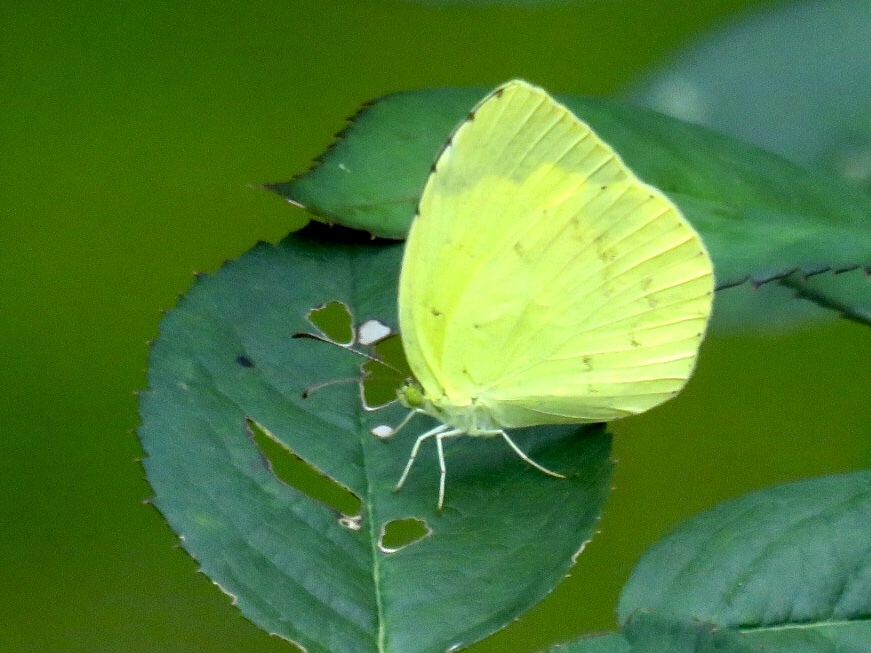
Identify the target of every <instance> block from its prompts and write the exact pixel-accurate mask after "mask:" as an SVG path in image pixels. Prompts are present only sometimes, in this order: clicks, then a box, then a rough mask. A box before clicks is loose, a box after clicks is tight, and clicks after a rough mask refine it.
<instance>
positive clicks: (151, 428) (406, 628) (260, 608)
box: [140, 225, 611, 653]
mask: <svg viewBox="0 0 871 653" xmlns="http://www.w3.org/2000/svg"><path fill="white" fill-rule="evenodd" d="M348 233H352V234H353V233H358V232H348ZM348 233H346V232H345V230H342V229H338V228H337V229H333V230H331V231H329V230H327V229H326V228H324V227H320V226H318V227H317V228H315V226H314V225H313V226H312V227H310V228H308V229H306V230H304V232H302V233H300V234H297V235H293V236H291V237H289V238H287V239H286V240H285V241H284V242H282V243H281V244H280V245H277V246H272V245H267V244H261V245H258V246H257V247H255V248H254V249H252V250H251V251H250V252H248V253H246V254H245V255H243V256H242V257H241V258H239V259H238V260H236V261H233V262H231V263H228V264H227V265H225V266H224V267H223V268H222V269H221V270H220V271H218V272H217V273H216V274H215V275H214V276H210V277H203V278H201V279H199V280H198V281H197V283H196V284H195V285H194V286H193V288H192V289H191V290H190V291H189V292H188V293H187V295H185V296H184V297H183V298H182V300H181V301H180V302H179V305H178V306H177V308H176V309H174V310H173V311H171V312H170V313H168V314H167V316H166V318H165V319H164V321H163V323H162V324H161V330H160V337H159V338H158V340H157V341H156V343H155V345H154V349H153V351H152V355H151V360H150V365H149V388H148V390H147V392H145V393H143V395H142V398H141V413H142V420H143V424H142V427H141V429H140V437H141V440H142V444H143V448H144V449H145V451H146V453H147V458H146V459H145V461H144V465H145V469H146V472H147V475H148V479H149V481H150V482H151V485H152V487H153V488H154V492H155V499H154V503H155V504H156V506H157V507H158V509H159V510H160V511H161V512H162V513H163V515H164V516H165V517H166V519H167V521H168V522H169V524H170V526H171V527H172V528H173V530H174V531H175V532H176V533H177V534H178V535H179V536H180V538H181V539H182V544H183V546H184V548H185V549H186V550H187V551H188V552H189V553H190V554H191V555H192V556H193V557H194V558H195V559H196V560H197V561H198V562H199V564H200V565H201V568H202V570H203V571H204V573H206V574H207V575H208V576H209V577H210V578H211V579H212V580H213V581H214V582H215V583H216V584H218V585H219V586H220V587H221V588H222V589H223V590H224V591H225V592H227V593H228V594H230V595H231V596H233V597H234V601H235V602H236V604H237V605H238V607H239V609H240V610H241V611H242V612H243V613H244V614H245V615H246V616H247V617H248V618H249V619H251V620H252V621H253V622H254V623H256V624H257V625H259V626H260V627H261V628H263V629H265V630H267V631H269V632H272V633H275V634H277V635H279V636H281V637H283V638H285V639H288V640H292V641H295V642H297V643H298V644H300V645H301V646H303V647H305V648H306V649H307V650H308V651H310V652H312V653H314V652H320V651H322V652H327V651H329V652H332V653H343V652H346V651H354V652H358V651H359V652H364V651H402V652H403V653H408V652H412V653H413V652H417V651H444V650H445V649H447V648H448V647H449V646H453V645H457V646H461V645H463V644H467V643H470V642H472V641H475V640H477V639H480V638H482V637H484V636H486V635H487V634H489V633H491V632H493V631H495V630H497V629H499V628H500V627H502V626H504V625H505V624H506V623H507V622H509V621H511V620H512V619H514V618H516V617H517V616H518V615H519V614H520V613H522V612H523V611H525V610H526V609H527V608H529V607H530V606H532V605H534V604H535V603H537V602H538V601H539V600H540V599H541V598H543V597H544V596H545V595H546V594H547V593H548V592H549V591H550V590H551V589H552V588H553V587H554V585H556V584H557V583H558V582H559V581H560V580H561V578H562V577H563V576H564V575H565V573H566V572H567V570H568V568H569V567H570V566H571V563H572V557H573V555H575V554H576V553H577V552H578V551H579V549H580V548H581V547H582V545H583V544H584V542H586V541H587V540H588V539H589V538H590V537H591V536H592V534H593V532H594V530H595V525H596V523H597V520H598V517H599V514H600V511H601V508H602V504H603V501H604V499H605V497H606V495H607V493H608V490H609V483H610V480H609V479H610V470H611V461H610V438H609V436H608V435H606V434H605V432H604V430H603V429H601V428H599V427H591V428H587V429H577V428H568V429H566V428H542V429H529V430H527V431H525V432H524V431H517V432H515V435H516V438H515V439H516V441H517V442H518V444H520V446H521V447H523V448H524V449H525V450H526V451H527V452H528V453H529V455H530V456H531V457H533V458H534V459H535V460H537V461H539V462H541V463H542V464H545V465H548V466H550V467H552V468H555V469H558V470H560V471H562V472H566V473H568V474H569V475H570V477H569V478H568V479H566V480H559V479H554V478H551V477H548V476H545V475H543V474H541V473H539V472H537V471H536V470H534V469H532V468H531V467H529V466H528V465H527V464H525V463H524V462H523V461H521V460H520V459H519V458H517V457H516V456H515V455H514V454H513V452H511V451H510V450H509V449H508V447H507V446H506V445H505V444H504V443H503V442H502V441H501V440H498V439H486V438H475V439H473V438H460V439H457V440H453V441H450V442H448V443H446V457H447V464H448V485H447V496H446V505H445V509H444V512H443V513H442V514H441V515H440V516H439V515H436V512H435V505H436V498H437V483H438V469H437V465H436V461H435V455H434V451H433V450H432V449H433V447H424V448H423V449H422V453H421V455H420V456H419V459H418V461H417V463H416V466H415V468H414V470H413V471H412V474H411V476H410V477H409V480H408V482H407V483H406V486H405V487H404V488H403V489H402V490H401V491H400V492H398V493H393V492H392V491H391V490H392V488H393V486H394V484H395V483H396V481H397V479H398V478H399V474H400V472H401V471H402V468H403V466H404V465H405V462H406V459H407V457H408V453H409V450H410V447H411V444H412V442H413V439H414V436H415V434H416V433H419V432H421V431H422V429H423V428H425V427H426V420H425V419H423V418H417V419H416V420H415V421H414V422H412V425H411V426H409V427H408V429H407V430H406V431H403V432H401V433H400V434H398V435H397V436H395V437H394V438H392V439H390V440H387V441H382V440H379V439H377V438H375V437H374V436H373V435H371V433H370V432H369V429H370V428H371V427H373V426H376V425H378V424H385V423H386V424H396V423H397V422H398V421H399V419H400V418H401V417H402V414H403V412H402V410H401V409H399V408H398V407H395V406H390V407H387V408H385V409H383V410H381V411H378V412H367V411H365V410H363V408H362V407H361V401H360V392H359V387H358V385H357V383H339V384H333V385H328V386H325V387H323V388H321V389H319V390H317V391H315V392H312V393H311V394H310V396H309V397H308V398H306V399H304V398H303V392H304V390H305V389H306V388H309V387H310V386H312V385H313V384H317V383H320V382H324V381H328V380H330V379H342V378H354V377H356V376H358V375H359V371H360V365H361V363H363V362H364V360H365V359H362V358H360V357H358V356H355V355H354V354H353V353H351V352H349V351H348V350H347V349H345V348H342V347H339V346H336V345H332V344H329V343H325V342H321V341H318V340H313V339H310V338H293V337H292V336H293V335H294V334H295V333H298V332H312V331H315V328H314V326H313V325H312V324H311V323H310V322H309V321H308V320H307V319H306V316H307V315H308V313H309V311H310V310H311V309H313V308H315V307H318V306H321V305H323V304H325V303H327V302H331V301H338V302H342V303H343V304H344V305H345V306H347V307H348V309H349V310H350V311H351V313H352V314H353V317H354V320H355V322H356V323H360V322H363V321H364V320H367V319H370V318H377V319H379V320H381V321H383V322H384V323H385V324H388V325H391V326H392V327H393V328H394V329H395V328H396V308H395V302H396V291H395V286H396V279H397V275H398V266H399V261H400V255H401V251H402V247H401V245H399V244H390V243H384V242H383V241H374V242H373V241H370V240H369V239H368V238H365V239H361V240H358V241H355V239H354V238H355V237H354V236H353V235H352V236H351V237H349V238H347V239H344V240H343V238H344V236H347V235H348ZM418 420H420V421H419V422H418ZM263 438H266V440H264V439H263ZM257 441H263V442H266V441H275V442H276V443H278V444H279V445H281V446H280V447H278V449H279V453H287V452H286V451H284V450H285V449H286V450H289V451H290V452H292V453H293V454H294V456H295V457H298V458H299V459H301V460H302V461H304V462H305V463H306V464H308V465H310V466H311V467H312V468H313V469H314V471H315V473H319V474H320V475H323V476H324V477H326V478H327V479H331V482H333V483H335V484H338V485H340V486H342V487H343V488H344V489H345V490H344V491H345V493H348V492H350V493H352V494H353V495H354V496H356V497H357V498H358V499H359V501H360V503H361V506H362V508H361V511H360V514H359V515H343V514H341V512H340V511H337V510H336V509H334V508H331V507H330V506H329V505H326V504H324V503H322V502H321V501H320V500H318V499H316V498H312V496H309V494H308V493H307V492H306V488H305V487H300V488H297V487H294V486H293V485H291V484H288V483H286V482H284V481H282V480H280V478H279V477H278V476H276V473H277V471H278V465H276V464H274V463H276V462H277V461H274V460H272V461H271V462H272V463H273V464H272V465H270V461H269V460H268V459H267V457H266V454H265V453H264V451H265V449H264V451H261V450H260V448H259V447H258V446H257ZM430 444H431V443H430ZM267 453H269V455H270V456H271V457H275V456H276V455H278V454H276V453H275V452H267ZM287 455H290V454H287ZM273 468H275V469H276V472H273ZM316 496H320V495H316ZM325 496H326V495H325ZM350 505H355V502H353V501H352V502H350ZM403 520H405V521H403ZM394 523H398V524H414V525H419V527H418V529H417V532H416V534H414V536H413V537H410V538H409V539H408V541H410V542H411V543H410V544H407V545H406V546H404V547H402V548H399V550H397V551H395V552H391V547H390V546H383V545H382V542H381V538H382V533H383V532H384V530H385V529H386V528H387V527H388V525H391V524H394ZM391 541H393V540H392V539H391Z"/></svg>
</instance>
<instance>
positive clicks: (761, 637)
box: [618, 471, 871, 651]
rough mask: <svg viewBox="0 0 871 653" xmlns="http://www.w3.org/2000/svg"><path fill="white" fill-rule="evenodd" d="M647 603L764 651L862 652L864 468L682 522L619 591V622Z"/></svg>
mask: <svg viewBox="0 0 871 653" xmlns="http://www.w3.org/2000/svg"><path fill="white" fill-rule="evenodd" d="M650 609H653V610H657V611H660V612H662V613H666V614H670V615H676V616H678V617H680V618H683V619H698V620H702V621H706V622H710V623H712V624H716V625H718V626H721V627H727V628H738V629H740V630H741V631H742V632H744V633H745V634H747V636H748V637H749V638H750V640H751V641H752V642H754V643H758V644H759V645H762V644H764V645H765V646H766V647H769V648H770V649H771V650H790V651H793V650H802V651H804V650H806V651H859V650H862V651H867V650H868V648H867V646H868V645H867V643H868V642H871V472H867V471H866V472H857V473H854V474H848V475H842V476H831V477H825V478H819V479H814V480H810V481H803V482H800V483H793V484H789V485H783V486H778V487H774V488H771V489H767V490H763V491H760V492H755V493H753V494H749V495H747V496H744V497H742V498H740V499H737V500H734V501H729V502H726V503H723V504H720V505H719V506H716V507H715V508H713V509H711V510H709V511H707V512H705V513H703V514H701V515H698V516H696V517H694V518H692V519H690V520H689V521H687V522H686V523H684V524H683V525H682V526H680V527H678V528H677V529H676V530H675V531H674V532H672V533H671V534H670V535H668V536H667V537H665V538H663V539H662V540H661V541H660V542H659V543H657V544H656V545H655V546H653V547H652V548H651V549H649V550H648V551H647V553H645V555H644V556H643V557H642V559H641V561H640V562H639V563H638V565H637V566H636V568H635V570H634V571H633V573H632V576H631V577H630V579H629V582H628V583H627V584H626V586H625V587H624V589H623V593H622V595H621V598H620V604H619V607H618V615H619V617H620V620H621V621H623V622H626V621H627V620H629V619H630V618H631V617H632V616H633V615H635V614H638V613H639V611H642V610H650ZM860 641H864V644H863V646H864V648H856V644H855V643H856V642H860ZM790 643H792V644H795V645H796V646H798V644H799V643H801V645H802V646H803V647H804V648H794V649H793V648H789V645H791V644H790ZM851 647H852V648H851ZM769 648H767V649H765V650H769Z"/></svg>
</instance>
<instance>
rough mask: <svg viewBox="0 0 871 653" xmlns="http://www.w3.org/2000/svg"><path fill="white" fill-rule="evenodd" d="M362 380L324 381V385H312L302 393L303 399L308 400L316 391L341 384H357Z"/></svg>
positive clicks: (354, 378)
mask: <svg viewBox="0 0 871 653" xmlns="http://www.w3.org/2000/svg"><path fill="white" fill-rule="evenodd" d="M359 381H360V379H358V378H357V377H351V378H346V379H330V380H329V381H324V382H323V383H315V384H314V385H310V386H309V387H307V388H306V389H305V390H303V391H302V398H303V399H308V398H309V397H310V396H311V394H312V393H313V392H315V391H316V390H320V389H321V388H326V387H327V386H330V385H338V384H339V383H357V382H359Z"/></svg>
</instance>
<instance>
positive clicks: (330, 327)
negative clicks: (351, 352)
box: [308, 301, 354, 346]
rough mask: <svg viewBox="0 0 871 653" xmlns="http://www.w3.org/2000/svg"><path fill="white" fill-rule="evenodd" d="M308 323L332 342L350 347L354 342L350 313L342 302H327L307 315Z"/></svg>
mask: <svg viewBox="0 0 871 653" xmlns="http://www.w3.org/2000/svg"><path fill="white" fill-rule="evenodd" d="M308 321H309V322H311V323H312V324H314V325H315V327H317V328H318V329H319V330H320V331H321V333H323V334H324V335H325V336H327V337H328V338H329V339H330V340H332V341H333V342H337V343H339V344H341V345H346V346H347V345H350V344H353V342H354V328H353V323H352V319H351V311H349V310H348V307H347V306H345V305H344V304H343V303H342V302H338V301H332V302H327V303H326V304H324V305H323V306H318V307H317V308H313V309H311V310H310V311H309V313H308Z"/></svg>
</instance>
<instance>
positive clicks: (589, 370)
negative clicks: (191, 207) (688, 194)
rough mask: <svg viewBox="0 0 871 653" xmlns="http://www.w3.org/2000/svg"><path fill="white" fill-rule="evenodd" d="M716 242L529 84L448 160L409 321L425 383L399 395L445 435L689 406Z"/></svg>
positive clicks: (517, 84)
mask: <svg viewBox="0 0 871 653" xmlns="http://www.w3.org/2000/svg"><path fill="white" fill-rule="evenodd" d="M713 290H714V276H713V268H712V264H711V260H710V257H709V256H708V253H707V251H706V250H705V246H704V244H703V243H702V240H701V238H700V237H699V235H698V234H697V233H696V231H695V230H694V229H693V228H692V226H691V225H690V224H689V223H688V222H687V221H686V220H685V219H684V217H683V216H682V215H681V213H680V211H679V210H678V208H677V207H676V206H675V205H674V204H673V203H672V202H671V201H670V200H669V199H668V198H667V197H665V195H663V194H662V193H661V192H660V191H659V190H657V189H656V188H653V187H651V186H648V185H647V184H645V183H644V182H642V181H641V180H639V179H638V178H637V177H636V176H635V175H634V174H633V173H632V171H631V170H630V169H629V168H628V167H627V166H626V164H624V163H623V161H622V160H621V159H620V157H619V156H618V155H617V154H616V153H615V152H614V150H612V149H611V148H610V147H609V146H608V145H607V144H606V143H605V142H604V141H602V139H600V138H599V137H598V136H597V135H596V134H595V133H594V132H593V131H592V130H591V129H590V127H589V126H588V125H586V124H585V123H584V122H582V121H581V120H579V119H578V118H577V117H576V116H574V115H573V114H572V112H571V111H569V110H568V109H567V108H566V107H564V106H562V105H561V104H559V103H558V102H556V101H555V100H554V99H553V98H552V97H551V96H550V95H548V94H547V93H546V92H545V91H544V90H542V89H540V88H538V87H535V86H532V85H530V84H528V83H526V82H524V81H519V80H514V81H511V82H508V83H506V84H504V85H503V86H500V87H499V88H497V89H496V90H494V91H493V92H492V93H490V94H489V95H487V97H485V98H484V99H483V100H482V101H481V102H480V103H479V104H478V105H477V106H476V107H475V108H474V109H473V110H472V111H471V113H470V114H469V117H468V118H467V119H466V120H464V121H463V122H462V123H461V124H460V125H459V126H458V127H457V128H456V130H455V131H454V133H453V135H452V136H451V137H450V138H449V139H448V141H447V143H446V144H445V145H444V147H443V148H442V150H441V153H440V154H439V155H438V159H437V160H436V162H435V164H434V165H433V167H432V171H431V173H430V175H429V178H428V179H427V182H426V185H425V187H424V189H423V194H422V196H421V198H420V203H419V205H418V209H417V215H416V216H415V218H414V221H413V223H412V225H411V230H410V231H409V234H408V240H407V242H406V245H405V253H404V258H403V261H402V271H401V274H400V280H399V326H400V331H401V335H402V342H403V346H404V349H405V354H406V357H407V359H408V363H409V366H410V368H411V371H412V373H413V374H414V377H415V380H414V381H412V382H410V383H408V384H406V385H404V386H403V387H402V388H401V389H400V390H399V398H400V401H401V402H402V403H403V404H404V405H405V406H406V407H408V408H410V409H411V412H410V413H409V414H408V416H407V417H406V419H404V420H403V421H402V423H401V424H400V425H399V426H398V427H397V428H396V429H394V430H393V431H392V432H393V433H395V432H396V431H397V430H399V428H401V427H402V426H403V425H404V424H406V423H407V422H408V420H409V419H410V418H411V417H413V416H414V415H416V414H421V413H423V414H426V415H430V416H432V417H434V418H435V419H437V420H438V421H439V422H440V425H439V426H437V427H435V428H433V429H432V430H429V431H427V432H426V433H424V434H423V435H421V436H419V437H418V438H417V441H416V442H415V444H414V447H413V449H412V452H411V455H410V457H409V460H408V463H407V465H406V467H405V470H404V472H403V474H402V476H401V478H400V480H399V482H398V483H397V486H396V489H397V490H398V489H399V488H400V487H402V485H403V483H404V482H405V479H406V478H407V476H408V473H409V471H410V470H411V467H412V464H413V463H414V460H415V456H416V455H417V452H418V450H419V448H420V445H421V444H422V443H423V442H425V441H426V440H428V439H430V438H435V441H436V447H437V451H438V457H439V466H440V469H441V478H440V481H439V499H438V508H439V510H441V508H442V506H443V504H444V494H445V475H446V468H445V461H444V452H443V448H442V440H444V439H445V438H451V437H456V436H460V435H469V436H497V435H498V436H501V437H502V438H503V439H504V440H505V441H506V442H507V443H508V444H509V445H510V446H511V448H512V449H513V450H514V451H515V452H516V453H517V454H518V455H519V456H520V457H521V458H522V459H523V460H525V461H527V462H528V463H530V464H531V465H533V466H534V467H536V468H538V469H539V470H541V471H543V472H545V473H547V474H550V475H552V476H560V474H557V473H556V472H553V471H551V470H548V469H546V468H544V467H542V466H541V465H539V464H537V463H535V462H534V461H532V460H531V459H530V458H529V457H528V456H527V455H526V454H525V453H523V452H522V451H521V450H520V448H519V447H518V446H517V445H516V444H515V443H514V442H513V441H512V440H511V438H510V437H509V435H508V433H507V432H506V430H505V429H510V428H514V427H526V426H534V425H540V424H564V423H587V422H604V421H608V420H613V419H617V418H620V417H625V416H628V415H634V414H637V413H641V412H643V411H646V410H648V409H650V408H653V407H654V406H656V405H658V404H660V403H662V402H664V401H666V400H667V399H669V398H671V397H673V396H675V395H676V394H677V393H678V392H679V391H680V390H681V388H682V387H683V386H684V384H685V383H686V381H687V379H688V378H689V377H690V375H691V373H692V371H693V368H694V366H695V361H696V357H697V354H698V350H699V345H700V343H701V341H702V337H703V334H704V332H705V327H706V325H707V322H708V318H709V316H710V313H711V304H712V296H713Z"/></svg>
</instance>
